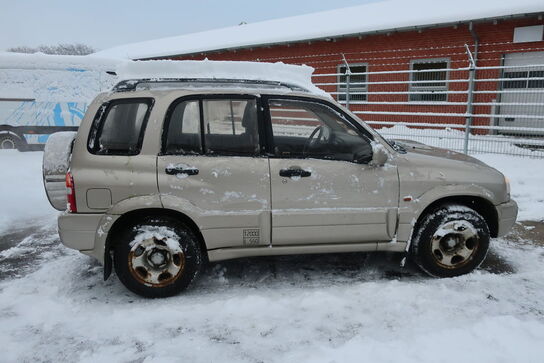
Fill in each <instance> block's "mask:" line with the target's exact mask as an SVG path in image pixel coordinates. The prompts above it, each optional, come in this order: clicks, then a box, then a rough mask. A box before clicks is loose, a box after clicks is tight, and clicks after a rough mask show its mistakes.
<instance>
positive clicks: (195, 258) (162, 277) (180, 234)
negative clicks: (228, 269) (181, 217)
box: [114, 216, 203, 298]
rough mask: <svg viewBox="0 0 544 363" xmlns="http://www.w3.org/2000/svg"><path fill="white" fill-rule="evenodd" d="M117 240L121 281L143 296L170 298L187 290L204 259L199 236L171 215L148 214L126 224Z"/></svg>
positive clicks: (116, 249) (116, 257)
mask: <svg viewBox="0 0 544 363" xmlns="http://www.w3.org/2000/svg"><path fill="white" fill-rule="evenodd" d="M114 243H115V246H114V266H115V272H116V274H117V276H118V277H119V280H121V282H122V283H123V284H124V285H125V286H126V287H127V288H128V289H129V290H130V291H132V292H134V293H136V294H138V295H142V296H144V297H150V298H156V297H167V296H172V295H176V294H178V293H179V292H181V291H183V290H185V289H186V288H187V287H188V286H189V285H190V284H191V282H192V281H193V280H194V278H195V277H196V276H197V274H198V272H199V271H200V269H201V266H202V262H203V259H202V252H201V250H200V244H199V241H198V238H197V237H196V236H195V234H194V233H193V231H192V230H191V229H190V228H188V227H187V226H186V225H184V224H183V223H181V222H179V221H178V220H176V219H175V218H172V217H167V216H160V217H145V218H143V219H141V220H140V221H138V222H137V223H135V224H133V225H130V226H127V228H125V229H124V230H123V231H122V232H121V233H119V235H118V236H117V240H116V241H114Z"/></svg>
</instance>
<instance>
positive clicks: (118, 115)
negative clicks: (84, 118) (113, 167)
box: [88, 98, 153, 155]
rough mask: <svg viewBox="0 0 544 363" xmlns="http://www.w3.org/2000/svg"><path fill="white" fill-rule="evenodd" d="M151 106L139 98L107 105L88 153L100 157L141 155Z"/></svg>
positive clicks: (94, 125)
mask: <svg viewBox="0 0 544 363" xmlns="http://www.w3.org/2000/svg"><path fill="white" fill-rule="evenodd" d="M152 103H153V101H152V100H151V99H147V98H146V99H141V98H139V99H124V100H116V101H112V102H109V103H108V104H106V105H104V106H103V107H102V109H101V110H100V111H99V112H98V114H97V117H96V118H95V120H94V123H93V126H92V128H91V133H90V135H89V143H88V147H89V151H90V152H91V153H93V154H98V155H137V154H139V153H140V150H141V147H142V141H143V137H144V131H145V126H146V123H147V119H148V117H149V113H150V111H151V106H152Z"/></svg>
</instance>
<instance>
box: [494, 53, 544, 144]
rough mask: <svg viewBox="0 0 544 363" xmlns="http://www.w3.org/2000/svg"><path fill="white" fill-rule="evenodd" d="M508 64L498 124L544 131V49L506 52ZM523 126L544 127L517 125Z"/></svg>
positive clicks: (505, 71) (530, 132)
mask: <svg viewBox="0 0 544 363" xmlns="http://www.w3.org/2000/svg"><path fill="white" fill-rule="evenodd" d="M504 65H505V66H506V67H508V68H504V70H503V74H502V77H501V78H504V79H507V80H503V81H501V86H502V87H501V91H502V92H501V94H500V106H499V108H498V113H499V114H500V116H499V122H498V124H499V126H508V127H512V128H514V129H512V130H501V131H499V132H500V133H504V134H517V135H535V136H537V135H544V52H527V53H512V54H506V56H505V58H504ZM528 66H530V67H528ZM510 67H512V68H510ZM520 116H525V117H520ZM521 127H524V128H537V129H542V131H538V130H536V131H535V130H533V131H531V130H516V129H515V128H521Z"/></svg>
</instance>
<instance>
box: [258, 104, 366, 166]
mask: <svg viewBox="0 0 544 363" xmlns="http://www.w3.org/2000/svg"><path fill="white" fill-rule="evenodd" d="M269 108H270V118H271V122H272V134H273V142H274V153H275V155H276V156H278V157H283V158H315V159H329V160H343V161H350V162H361V163H366V162H368V161H369V160H370V159H371V158H372V146H371V142H370V138H369V136H368V135H365V134H362V133H361V132H360V131H359V130H358V129H356V128H355V127H354V126H352V125H350V124H349V122H348V121H347V119H346V118H345V117H344V115H342V114H341V113H339V112H337V111H335V110H334V109H332V108H330V107H328V106H326V105H324V104H321V103H317V102H310V101H299V100H270V101H269Z"/></svg>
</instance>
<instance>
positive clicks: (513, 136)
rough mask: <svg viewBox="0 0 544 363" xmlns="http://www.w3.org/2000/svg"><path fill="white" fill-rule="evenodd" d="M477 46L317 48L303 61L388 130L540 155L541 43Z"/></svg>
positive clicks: (443, 143)
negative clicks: (339, 51)
mask: <svg viewBox="0 0 544 363" xmlns="http://www.w3.org/2000/svg"><path fill="white" fill-rule="evenodd" d="M479 46H480V48H479V49H477V47H476V48H475V47H474V46H469V45H466V44H462V45H461V44H460V45H458V46H445V47H437V48H425V49H423V48H422V49H397V50H387V51H368V52H357V53H355V52H354V53H344V54H326V55H313V56H307V58H306V59H301V60H300V63H306V64H309V65H311V66H313V67H314V68H316V72H315V74H314V76H313V81H314V83H315V84H316V85H317V86H319V87H320V88H322V89H323V90H325V91H327V92H329V93H330V94H331V95H332V96H333V97H334V98H335V99H337V100H338V101H339V102H340V103H343V104H344V105H346V106H347V107H348V108H349V109H350V110H351V111H353V112H354V113H355V114H357V115H358V116H359V117H361V119H363V120H364V121H365V122H367V123H368V124H369V125H371V126H372V127H374V128H376V129H378V131H379V132H380V133H381V134H383V135H384V136H386V137H390V138H395V139H411V140H415V141H419V142H423V143H426V144H430V145H433V146H438V147H444V148H448V149H453V150H457V151H462V152H467V153H499V154H511V155H520V156H530V157H538V158H543V157H544V51H543V50H544V48H543V49H535V48H533V49H530V51H526V50H524V49H519V47H518V49H515V50H514V49H511V48H512V44H511V43H495V44H493V43H488V44H481V45H479ZM312 57H314V58H312ZM331 70H333V71H332V72H331Z"/></svg>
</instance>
